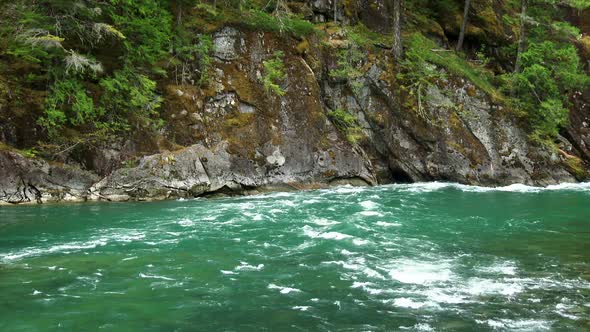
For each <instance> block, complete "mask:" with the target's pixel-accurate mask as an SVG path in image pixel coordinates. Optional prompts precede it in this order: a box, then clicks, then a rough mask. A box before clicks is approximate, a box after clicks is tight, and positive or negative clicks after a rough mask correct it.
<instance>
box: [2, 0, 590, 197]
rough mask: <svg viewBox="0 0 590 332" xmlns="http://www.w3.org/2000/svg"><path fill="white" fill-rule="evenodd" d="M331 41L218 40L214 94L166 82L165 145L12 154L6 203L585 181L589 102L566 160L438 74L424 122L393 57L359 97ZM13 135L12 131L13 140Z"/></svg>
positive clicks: (460, 81)
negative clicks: (279, 75) (272, 67)
mask: <svg viewBox="0 0 590 332" xmlns="http://www.w3.org/2000/svg"><path fill="white" fill-rule="evenodd" d="M310 8H311V9H312V10H311V11H310V13H309V15H311V17H312V19H314V20H315V21H317V22H322V21H328V20H331V19H333V10H332V7H331V4H330V3H327V2H326V3H324V2H322V1H316V2H313V3H312V4H311V6H310ZM354 10H356V11H357V12H356V14H355V15H354V17H356V19H358V20H361V21H362V20H364V21H365V23H366V25H367V26H369V27H372V28H375V29H379V28H382V29H386V27H387V26H388V22H387V16H386V15H373V14H371V13H373V12H375V11H376V10H377V12H379V10H378V8H376V7H375V6H368V7H366V8H355V9H354ZM337 15H339V14H337ZM342 15H343V16H346V15H344V14H342ZM346 17H350V15H348V16H346ZM441 29H442V28H441ZM325 32H326V35H325V37H323V38H320V37H317V36H312V37H309V38H307V39H299V40H297V39H294V38H292V37H288V36H284V35H281V34H277V33H268V32H261V31H252V30H249V29H243V28H240V27H239V26H232V25H229V26H227V25H226V26H221V27H217V28H215V31H214V32H213V33H212V37H213V42H214V45H215V48H214V54H213V56H214V63H213V70H212V83H211V84H210V88H208V89H202V88H198V87H196V86H194V85H191V84H177V83H176V82H173V81H171V80H169V81H162V82H160V85H161V90H162V93H163V94H164V95H165V97H166V98H165V100H166V104H165V107H164V110H165V111H164V113H163V114H162V116H163V117H164V119H165V120H166V122H167V126H165V127H164V129H162V130H161V132H160V133H159V134H160V136H158V137H157V138H153V137H142V136H141V135H131V136H130V137H127V138H121V139H119V140H116V141H113V142H110V144H107V145H102V146H94V147H92V148H89V149H88V150H86V151H85V152H84V153H83V154H78V155H70V156H68V157H67V158H65V159H64V160H63V162H64V163H55V162H47V161H44V160H42V159H39V158H34V157H32V158H27V157H24V156H23V155H22V154H21V153H19V151H17V150H15V149H11V148H7V147H6V148H3V149H0V202H3V203H25V202H39V203H41V202H58V201H85V200H109V201H126V200H150V199H169V198H181V197H197V196H203V195H214V194H248V193H257V192H261V191H265V190H288V189H304V188H317V187H323V186H328V185H338V184H354V185H376V184H383V183H392V182H415V181H435V180H437V181H454V182H460V183H466V184H476V185H486V186H496V185H506V184H512V183H524V184H528V185H548V184H554V183H559V182H574V181H578V180H583V179H584V177H585V175H586V171H585V169H586V166H585V163H584V160H586V161H588V160H590V153H589V150H588V144H590V141H589V137H590V135H589V134H588V130H589V129H588V128H589V123H590V119H589V118H588V117H589V112H590V111H589V110H588V108H587V106H586V105H587V103H588V100H590V97H588V94H590V92H588V93H586V94H583V95H579V96H576V98H577V100H578V101H577V102H576V103H577V107H576V108H575V110H574V111H573V112H572V113H571V119H570V120H571V124H570V126H569V127H568V129H567V130H566V134H565V135H564V136H565V137H560V140H561V143H560V145H559V149H551V148H549V147H546V146H543V145H538V144H533V143H531V142H530V140H529V138H528V134H527V131H526V123H522V120H520V119H519V118H517V117H515V116H514V115H513V114H512V113H510V112H509V111H507V110H506V109H505V107H504V106H503V105H502V103H501V102H498V101H495V100H494V98H493V97H492V96H490V95H488V94H486V93H485V92H484V91H482V90H481V89H480V88H478V87H477V86H476V85H474V84H473V83H472V82H470V81H469V80H466V79H465V78H461V77H456V76H454V75H453V74H452V73H448V72H446V71H445V69H444V68H442V67H436V66H435V68H434V70H436V71H438V72H440V73H441V74H442V75H441V77H442V78H440V79H437V80H436V81H435V82H434V83H433V84H429V85H427V86H425V87H424V88H423V90H421V92H420V96H419V98H420V100H419V107H418V108H416V106H411V107H409V106H408V105H407V104H405V103H406V102H407V98H406V97H404V95H403V94H404V91H403V89H402V88H401V87H400V84H399V82H397V80H396V79H395V76H394V74H393V73H392V71H393V69H392V67H391V66H390V65H389V63H390V62H391V61H390V59H389V58H388V56H389V52H388V50H384V49H378V50H376V51H374V52H367V53H365V54H364V59H363V60H362V70H361V73H360V75H358V76H357V77H355V78H354V82H353V83H354V84H351V82H350V81H348V82H345V81H342V80H339V79H336V78H334V77H332V76H331V75H330V74H329V73H330V70H332V69H333V68H334V67H335V66H336V61H337V58H336V55H335V54H336V52H337V51H338V50H339V49H340V48H342V47H343V45H345V43H346V42H345V41H344V40H342V39H343V38H342V35H341V32H340V31H339V30H338V29H332V30H330V28H326V30H325ZM492 32H493V31H492ZM477 33H479V34H481V33H482V32H481V31H476V32H474V34H476V35H475V36H479V35H477ZM277 50H281V51H283V52H284V54H285V56H284V60H283V61H284V64H285V70H286V73H287V78H286V79H285V80H284V82H282V83H281V87H282V88H283V89H284V91H285V95H284V96H279V95H276V94H272V93H269V92H268V91H266V90H265V89H264V87H263V85H262V84H261V71H262V68H263V62H264V61H265V60H268V59H270V58H272V56H273V54H275V52H276V51H277ZM415 98H416V97H414V99H415ZM414 99H412V100H414ZM337 109H345V110H347V112H348V113H349V114H351V115H352V116H354V118H355V123H356V124H357V126H358V129H359V130H358V132H357V133H356V136H357V137H356V138H355V139H354V140H352V139H350V137H348V136H347V134H346V132H343V130H342V129H341V128H339V126H338V124H337V123H335V121H334V119H333V118H332V117H330V114H331V112H333V111H335V110H337ZM11 130H14V129H11V128H7V126H3V130H2V132H3V136H4V140H6V141H7V140H8V139H7V137H8V136H10V133H11ZM146 146H148V147H147V148H146Z"/></svg>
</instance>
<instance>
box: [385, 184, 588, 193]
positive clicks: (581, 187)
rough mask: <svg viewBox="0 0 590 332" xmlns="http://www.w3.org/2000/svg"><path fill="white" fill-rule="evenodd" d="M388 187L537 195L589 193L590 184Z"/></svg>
mask: <svg viewBox="0 0 590 332" xmlns="http://www.w3.org/2000/svg"><path fill="white" fill-rule="evenodd" d="M390 187H393V188H394V189H397V190H400V191H406V192H413V193H425V192H434V191H438V190H443V189H456V190H460V191H465V192H494V191H498V192H515V193H539V192H543V191H588V192H590V182H584V183H561V184H556V185H549V186H546V187H534V186H528V185H525V184H520V183H516V184H511V185H508V186H502V187H480V186H470V185H464V184H459V183H451V182H419V183H413V184H394V185H391V186H390Z"/></svg>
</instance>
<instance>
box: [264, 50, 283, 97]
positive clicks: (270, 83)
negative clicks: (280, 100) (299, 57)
mask: <svg viewBox="0 0 590 332" xmlns="http://www.w3.org/2000/svg"><path fill="white" fill-rule="evenodd" d="M283 57H284V53H283V52H281V51H277V52H275V53H274V55H273V58H271V59H269V60H266V61H263V63H262V64H263V66H264V75H263V77H262V84H263V85H264V88H265V89H266V91H267V92H273V93H275V94H277V95H279V96H284V95H285V93H286V92H285V90H283V88H282V87H281V86H280V85H279V84H280V82H281V81H283V80H284V79H286V78H287V74H286V73H285V64H284V63H283Z"/></svg>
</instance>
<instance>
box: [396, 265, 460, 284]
mask: <svg viewBox="0 0 590 332" xmlns="http://www.w3.org/2000/svg"><path fill="white" fill-rule="evenodd" d="M393 265H394V266H395V267H394V268H393V269H391V270H390V271H389V276H390V277H391V278H392V279H395V280H397V281H399V282H402V283H404V284H419V285H426V284H432V283H437V282H445V281H449V280H451V278H453V273H452V272H451V270H450V267H451V265H450V264H449V263H448V262H444V261H441V262H431V263H427V262H419V261H412V260H399V261H395V262H393Z"/></svg>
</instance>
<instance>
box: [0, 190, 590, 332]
mask: <svg viewBox="0 0 590 332" xmlns="http://www.w3.org/2000/svg"><path fill="white" fill-rule="evenodd" d="M589 329H590V185H585V184H583V185H572V186H562V187H553V188H550V189H545V190H536V189H533V188H528V187H524V186H511V187H507V188H502V189H500V190H486V189H483V188H477V187H466V186H460V185H447V184H437V183H431V184H415V185H391V186H383V187H375V188H352V187H342V188H336V189H330V190H320V191H308V192H299V193H275V194H269V195H264V196H258V197H242V198H228V199H220V200H206V199H197V200H187V201H172V202H158V203H121V204H115V203H109V204H107V203H101V204H99V203H87V204H77V205H45V206H28V207H1V208H0V331H95V330H105V331H138V330H140V331H265V330H266V331H395V330H407V331H431V330H433V331H439V330H447V331H487V330H492V331H493V330H500V331H504V330H514V331H537V330H558V331H585V330H589Z"/></svg>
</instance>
